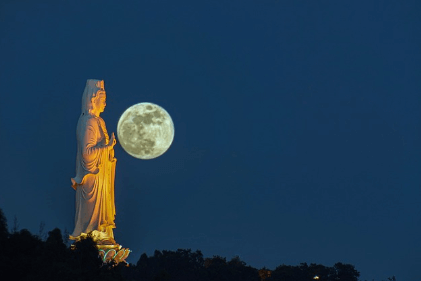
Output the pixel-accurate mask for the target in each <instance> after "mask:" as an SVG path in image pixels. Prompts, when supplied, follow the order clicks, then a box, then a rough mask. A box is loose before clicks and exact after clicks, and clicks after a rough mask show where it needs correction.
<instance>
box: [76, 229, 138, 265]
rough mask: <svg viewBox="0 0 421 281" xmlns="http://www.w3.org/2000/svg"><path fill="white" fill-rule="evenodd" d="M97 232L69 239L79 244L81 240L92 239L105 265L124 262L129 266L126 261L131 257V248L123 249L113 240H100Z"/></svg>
mask: <svg viewBox="0 0 421 281" xmlns="http://www.w3.org/2000/svg"><path fill="white" fill-rule="evenodd" d="M97 232H98V231H92V232H90V233H88V234H86V233H82V234H81V235H80V236H77V237H73V236H71V235H70V236H69V238H70V239H71V240H75V242H77V241H79V240H81V239H85V238H87V237H91V238H92V239H93V241H94V242H95V244H96V247H97V248H98V252H99V256H100V257H101V259H102V261H103V262H104V263H110V262H115V263H116V264H119V263H120V262H124V263H126V264H127V262H126V261H125V260H126V258H127V257H128V256H129V254H130V252H131V250H130V249H129V248H123V247H122V246H121V245H119V244H117V243H116V242H115V240H114V239H113V238H103V237H101V238H102V239H101V238H99V236H98V233H97ZM72 246H73V245H72Z"/></svg>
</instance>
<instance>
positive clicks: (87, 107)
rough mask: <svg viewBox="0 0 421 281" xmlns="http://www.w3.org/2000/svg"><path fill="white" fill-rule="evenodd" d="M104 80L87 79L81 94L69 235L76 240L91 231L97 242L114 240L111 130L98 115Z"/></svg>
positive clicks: (112, 145) (113, 164)
mask: <svg viewBox="0 0 421 281" xmlns="http://www.w3.org/2000/svg"><path fill="white" fill-rule="evenodd" d="M105 100H106V95H105V90H104V81H102V80H92V79H90V80H88V81H87V82H86V87H85V91H84V92H83V97H82V114H81V115H80V117H79V121H78V123H77V129H76V137H77V155H76V176H75V177H74V178H72V179H71V180H72V187H73V188H74V189H75V190H76V215H75V229H74V231H73V234H72V235H70V239H73V240H78V239H79V238H80V237H81V236H84V235H86V234H88V233H89V232H92V234H93V235H94V239H95V240H96V241H97V243H98V244H116V243H115V240H114V234H113V228H115V223H114V218H115V204H114V174H115V165H116V161H117V159H116V158H114V145H115V144H116V140H115V136H114V133H113V134H112V135H111V138H110V137H109V136H108V133H107V129H106V127H105V122H104V120H103V119H102V118H101V117H99V115H100V114H101V113H102V112H103V111H104V108H105V105H106V103H105Z"/></svg>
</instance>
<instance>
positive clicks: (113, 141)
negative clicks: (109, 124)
mask: <svg viewBox="0 0 421 281" xmlns="http://www.w3.org/2000/svg"><path fill="white" fill-rule="evenodd" d="M116 143H117V140H116V139H115V136H114V133H112V134H111V138H110V142H109V143H108V145H109V147H110V148H113V147H114V145H115V144H116Z"/></svg>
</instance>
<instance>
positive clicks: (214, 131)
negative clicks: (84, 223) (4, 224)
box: [0, 0, 421, 281]
mask: <svg viewBox="0 0 421 281" xmlns="http://www.w3.org/2000/svg"><path fill="white" fill-rule="evenodd" d="M34 2H36V3H34ZM119 2H120V1H104V0H102V1H86V0H85V1H65V0H61V1H58V0H56V1H9V0H8V1H5V0H1V1H0V3H1V4H0V94H1V99H0V155H1V158H2V161H1V164H0V167H1V170H0V171H1V188H0V208H1V209H2V210H3V211H4V213H5V214H6V216H7V219H8V224H9V228H11V227H12V226H13V220H14V217H15V216H16V217H17V219H18V222H19V228H27V229H29V230H30V231H31V232H32V233H34V234H37V233H38V229H39V225H40V223H41V222H44V223H45V230H46V231H50V230H52V229H53V228H55V227H59V228H60V229H61V230H62V231H64V230H65V229H67V230H68V231H69V232H71V231H73V228H74V212H75V192H74V190H73V189H72V188H71V182H70V178H71V177H74V176H75V162H76V124H77V120H78V118H79V115H80V113H81V99H82V94H83V90H84V87H85V84H86V80H87V79H103V80H104V81H105V89H106V91H107V107H106V109H105V112H104V113H103V114H102V115H101V117H102V118H103V119H104V120H105V122H106V125H107V129H108V132H109V133H110V134H111V133H112V132H116V130H117V122H118V119H119V117H120V115H121V114H122V113H123V112H124V111H125V110H126V109H127V108H128V107H130V106H131V105H133V104H136V103H140V102H152V103H155V104H158V105H160V106H162V107H163V108H164V109H165V110H166V111H168V113H169V114H170V115H171V117H172V119H173V122H174V126H175V136H174V141H173V143H172V145H171V147H170V148H169V150H168V151H167V152H166V153H165V154H163V155H162V156H160V157H158V158H156V159H153V160H139V159H135V158H133V157H131V156H130V155H129V154H127V153H126V152H125V151H124V150H123V149H122V148H121V146H120V145H119V142H118V140H117V145H116V146H115V155H116V157H117V159H118V161H117V168H116V180H115V189H116V194H115V196H116V209H117V215H116V225H117V228H116V229H115V231H114V234H115V237H116V240H117V242H118V243H120V244H121V245H122V246H123V247H128V248H130V249H131V250H132V251H133V252H132V253H131V255H130V256H129V259H128V261H129V262H131V263H136V262H137V260H138V259H139V257H140V255H141V254H142V253H144V252H145V253H147V254H148V255H152V254H153V252H154V250H155V249H158V250H176V249H178V248H182V249H192V250H194V251H195V250H196V249H199V250H201V251H202V252H203V254H204V256H205V257H212V256H213V255H221V256H224V257H227V259H231V258H232V257H233V256H235V255H239V256H240V258H241V259H242V260H243V261H245V262H246V263H247V264H249V265H251V266H253V267H256V268H261V267H263V266H266V267H268V268H270V269H275V267H276V266H278V265H280V264H283V263H284V264H288V265H297V264H299V263H300V262H307V263H319V264H324V265H326V266H333V264H334V263H336V262H343V263H350V264H353V265H355V267H356V269H357V270H358V271H360V272H361V279H362V280H364V279H367V280H371V279H373V278H374V279H376V280H381V279H386V278H387V277H389V276H392V275H395V276H396V277H397V279H398V280H399V281H400V280H419V279H420V278H421V271H420V268H421V239H420V238H421V173H420V172H421V110H420V109H421V16H420V12H421V2H420V1H419V0H414V1H365V0H364V1H333V0H332V1H313V0H309V1H275V0H255V1H249V0H242V1H222V0H221V1H205V0H202V1H197V0H196V1H158V0H153V1H143V0H142V1H140V0H139V1H121V2H125V3H119Z"/></svg>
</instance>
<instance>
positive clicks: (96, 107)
mask: <svg viewBox="0 0 421 281" xmlns="http://www.w3.org/2000/svg"><path fill="white" fill-rule="evenodd" d="M105 101H106V94H105V89H104V80H95V79H88V81H86V86H85V91H84V92H83V97H82V115H85V114H89V113H90V114H93V112H95V111H97V112H98V113H101V112H103V111H104V109H105V106H106V103H105Z"/></svg>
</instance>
